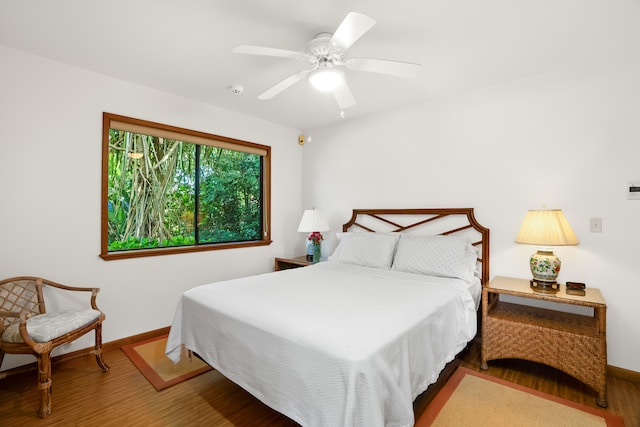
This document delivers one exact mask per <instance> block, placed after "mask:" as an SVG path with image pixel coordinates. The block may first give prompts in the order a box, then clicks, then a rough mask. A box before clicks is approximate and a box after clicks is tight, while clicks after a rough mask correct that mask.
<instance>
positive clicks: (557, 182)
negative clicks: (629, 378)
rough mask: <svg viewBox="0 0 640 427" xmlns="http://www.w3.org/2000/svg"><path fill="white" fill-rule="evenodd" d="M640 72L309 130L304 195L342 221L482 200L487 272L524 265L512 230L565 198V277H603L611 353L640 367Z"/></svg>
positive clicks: (541, 81) (530, 86)
mask: <svg viewBox="0 0 640 427" xmlns="http://www.w3.org/2000/svg"><path fill="white" fill-rule="evenodd" d="M639 75H640V63H637V62H635V63H627V64H613V65H608V66H606V67H604V66H600V67H594V68H592V69H590V70H567V71H565V72H562V73H557V74H554V75H546V76H541V77H539V78H536V79H530V80H527V81H520V82H517V83H513V84H510V85H504V86H500V87H494V88H490V89H486V90H483V91H478V92H475V93H471V94H466V95H465V96H459V97H457V98H455V99H448V100H434V101H433V102H430V103H426V104H422V105H416V106H412V107H409V108H404V109H401V110H394V111H390V112H387V113H384V114H379V115H376V116H374V117H369V118H364V119H360V120H354V121H347V122H344V123H341V124H340V125H337V126H334V127H332V128H328V129H316V130H313V131H311V132H307V133H308V135H309V136H311V137H312V141H311V142H309V143H307V144H306V145H305V146H304V154H303V171H304V173H303V175H302V177H303V206H305V207H310V206H315V207H316V208H318V209H320V210H322V211H324V212H325V213H326V215H327V216H328V219H329V221H330V225H331V226H332V231H339V230H340V226H341V224H342V223H344V222H346V220H347V219H348V218H349V216H350V210H351V209H352V208H383V207H394V208H410V207H415V208H426V207H453V206H470V207H474V208H475V209H476V217H477V219H478V220H479V221H480V223H481V224H483V225H485V226H487V227H489V228H490V229H491V276H492V277H493V276H496V275H507V276H514V277H522V278H527V277H529V276H530V273H529V269H528V257H529V255H530V254H531V253H533V252H534V251H535V249H536V248H535V247H531V246H526V245H517V244H515V243H514V238H515V236H516V233H517V231H518V228H519V226H520V222H521V221H522V219H523V218H524V215H525V213H526V211H527V210H528V209H540V208H542V207H543V206H544V205H546V207H548V208H561V209H562V210H563V211H564V213H565V215H566V216H567V218H568V220H569V222H570V223H571V224H572V226H573V228H574V230H575V232H576V234H577V235H578V238H579V239H580V245H579V246H572V247H559V248H556V253H557V254H558V255H559V257H560V258H561V260H562V261H563V265H562V271H561V273H560V277H559V280H561V281H566V280H574V281H584V282H586V283H587V286H592V287H597V288H600V289H601V291H602V293H603V294H604V297H605V299H606V301H607V305H608V314H607V317H608V319H607V320H608V322H607V332H608V357H609V360H608V362H609V364H610V365H613V366H618V367H621V368H625V369H630V370H634V371H637V372H640V328H638V327H637V325H639V324H640V310H638V308H637V307H638V301H639V300H640V283H639V282H640V275H639V274H638V270H639V262H638V260H639V259H640V244H639V243H640V201H629V200H627V199H626V187H627V185H628V183H629V182H630V181H633V180H640V125H639V124H638V123H640V122H639V121H638V117H639V116H638V113H640V79H638V76H639ZM591 217H601V218H602V222H603V226H602V227H603V229H602V233H600V234H596V233H590V232H589V219H590V218H591ZM327 243H329V244H331V243H335V242H331V241H329V242H327ZM327 246H329V245H327Z"/></svg>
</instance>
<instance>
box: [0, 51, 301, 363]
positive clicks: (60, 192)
mask: <svg viewBox="0 0 640 427" xmlns="http://www.w3.org/2000/svg"><path fill="white" fill-rule="evenodd" d="M0 64H2V66H1V67H0V189H1V191H0V194H1V198H0V277H1V278H7V277H12V276H17V275H34V276H42V277H46V278H49V279H51V280H54V281H58V282H61V283H66V284H69V285H75V286H98V287H100V288H101V292H100V295H99V296H98V305H99V307H100V308H101V309H102V310H103V311H104V312H105V313H106V314H107V320H106V322H105V324H104V332H103V340H104V342H108V341H112V340H116V339H119V338H123V337H127V336H131V335H134V334H138V333H142V332H146V331H149V330H153V329H157V328H161V327H165V326H168V325H169V324H170V323H171V321H172V319H173V314H174V310H175V307H176V305H177V303H178V300H179V298H180V295H181V294H182V292H183V291H185V290H186V289H189V288H191V287H193V286H196V285H200V284H204V283H208V282H213V281H219V280H222V279H227V278H232V277H239V276H247V275H251V274H256V273H261V272H267V271H271V270H273V258H274V257H275V256H286V255H294V254H295V245H296V244H297V243H298V241H299V240H300V236H299V233H297V231H296V227H297V224H298V221H299V220H300V215H301V213H302V210H301V196H300V194H301V184H300V175H301V155H302V148H301V147H300V146H299V145H298V143H297V136H298V134H299V131H298V130H295V129H290V128H286V127H283V126H280V125H275V124H272V123H269V122H265V121H260V120H256V119H252V118H249V117H246V116H243V115H240V114H237V113H232V112H230V111H227V110H222V109H219V108H215V107H212V106H209V105H205V104H202V103H199V102H195V101H191V100H188V99H184V98H180V97H177V96H173V95H171V94H167V93H162V92H159V91H156V90H153V89H149V88H145V87H141V86H138V85H134V84H130V83H126V82H123V81H120V80H116V79H113V78H109V77H106V76H103V75H99V74H96V73H92V72H88V71H85V70H81V69H78V68H73V67H69V66H66V65H63V64H60V63H56V62H52V61H49V60H46V59H43V58H40V57H37V56H32V55H27V54H24V53H22V52H19V51H16V50H12V49H8V48H5V47H2V46H0ZM103 111H107V112H111V113H116V114H122V115H126V116H131V117H136V118H141V119H145V120H151V121H155V122H160V123H166V124H170V125H174V126H179V127H184V128H188V129H194V130H198V131H203V132H209V133H214V134H217V135H222V136H228V137H232V138H238V139H242V140H247V141H252V142H256V143H259V144H265V145H269V146H271V147H272V210H271V212H272V220H271V226H272V230H271V236H272V239H273V244H271V245H270V246H265V247H256V248H245V249H233V250H222V251H210V252H200V253H192V254H182V255H168V256H158V257H151V258H143V259H130V260H122V261H109V262H107V261H103V260H102V259H100V258H99V257H98V254H99V252H100V197H101V193H100V176H101V144H102V140H101V128H102V112H103ZM87 300H88V299H87ZM92 335H93V334H90V336H89V337H85V338H83V339H82V340H81V341H79V342H78V343H77V344H73V345H71V346H66V347H65V348H62V349H60V350H59V351H57V352H56V354H58V353H66V352H69V351H73V350H77V349H79V348H84V347H88V346H90V345H91V342H92ZM33 361H34V359H33V357H26V356H25V358H19V357H17V356H7V357H5V362H4V364H3V366H2V368H3V370H5V369H8V368H11V367H13V366H16V365H19V364H23V363H30V362H33ZM107 363H108V361H107Z"/></svg>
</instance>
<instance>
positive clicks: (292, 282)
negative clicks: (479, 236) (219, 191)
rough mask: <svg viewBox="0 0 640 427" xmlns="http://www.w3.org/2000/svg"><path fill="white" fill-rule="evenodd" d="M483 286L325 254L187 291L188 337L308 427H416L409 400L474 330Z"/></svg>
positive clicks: (176, 339)
mask: <svg viewBox="0 0 640 427" xmlns="http://www.w3.org/2000/svg"><path fill="white" fill-rule="evenodd" d="M479 291H480V284H479V281H475V282H473V283H472V284H469V283H467V282H465V281H463V280H460V279H447V278H442V277H431V276H423V275H417V274H410V273H402V272H397V271H392V270H382V269H376V268H368V267H361V266H356V265H347V264H341V263H334V262H323V263H318V264H315V265H313V266H309V267H305V268H298V269H291V270H284V271H279V272H275V273H267V274H262V275H258V276H253V277H246V278H241V279H235V280H230V281H224V282H219V283H213V284H209V285H204V286H199V287H196V288H194V289H191V290H189V291H187V292H185V293H184V295H183V296H182V299H181V301H180V302H179V304H178V307H177V310H176V314H175V318H174V321H173V324H172V326H171V331H170V334H169V340H168V343H167V348H166V350H167V355H168V356H169V357H170V358H172V359H174V360H176V359H178V358H179V353H180V345H181V344H185V345H186V347H187V348H188V349H190V350H193V351H194V352H196V353H197V354H198V355H200V356H201V357H202V358H203V359H204V360H206V361H207V363H209V364H210V365H211V366H213V367H214V368H216V369H217V370H218V371H220V372H221V373H222V374H223V375H225V376H226V377H227V378H229V379H230V380H232V381H234V382H235V383H237V384H238V385H240V386H241V387H243V388H245V389H246V390H247V391H249V392H250V393H251V394H253V395H254V396H256V397H257V398H258V399H260V400H262V401H263V402H264V403H266V404H267V405H269V406H270V407H272V408H274V409H276V410H277V411H279V412H281V413H283V414H285V415H287V416H288V417H290V418H292V419H293V420H295V421H297V422H298V423H300V424H302V425H303V426H330V427H336V426H366V427H375V426H412V425H413V422H414V414H413V400H414V399H415V398H416V397H417V396H418V395H419V394H420V393H421V392H422V391H424V390H426V388H427V387H428V386H429V384H432V383H434V382H435V381H436V380H437V378H438V375H439V373H440V371H441V370H442V369H443V367H444V365H445V364H446V363H447V362H449V361H451V360H453V358H454V357H455V355H456V354H457V353H458V352H460V351H461V350H462V349H463V348H464V346H465V345H466V343H467V342H468V341H469V340H471V339H472V338H473V337H474V336H475V333H476V327H477V320H476V319H477V317H476V307H477V303H478V300H479V298H478V297H479Z"/></svg>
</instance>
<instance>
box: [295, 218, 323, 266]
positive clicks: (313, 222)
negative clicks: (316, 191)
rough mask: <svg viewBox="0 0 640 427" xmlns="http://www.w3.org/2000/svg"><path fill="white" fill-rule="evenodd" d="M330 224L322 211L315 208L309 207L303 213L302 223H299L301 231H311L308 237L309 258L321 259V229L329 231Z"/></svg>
mask: <svg viewBox="0 0 640 427" xmlns="http://www.w3.org/2000/svg"><path fill="white" fill-rule="evenodd" d="M328 230H329V224H328V223H327V220H326V219H324V215H322V212H320V211H318V210H315V209H308V210H306V211H304V213H303V214H302V219H301V220H300V225H298V231H299V232H305V233H311V234H309V237H307V260H309V261H319V253H320V247H321V246H320V245H321V242H322V239H323V237H322V234H321V233H320V232H321V231H328ZM316 252H317V255H318V256H317V258H318V259H314V253H316Z"/></svg>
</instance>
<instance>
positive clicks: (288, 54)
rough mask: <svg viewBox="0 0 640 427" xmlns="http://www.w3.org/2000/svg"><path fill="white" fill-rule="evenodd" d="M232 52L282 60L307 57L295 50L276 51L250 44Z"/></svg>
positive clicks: (238, 47) (235, 48) (236, 48)
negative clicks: (275, 57)
mask: <svg viewBox="0 0 640 427" xmlns="http://www.w3.org/2000/svg"><path fill="white" fill-rule="evenodd" d="M231 51H232V52H233V53H243V54H247V55H264V56H277V57H280V58H294V59H304V58H306V56H307V55H306V54H305V53H303V52H296V51H294V50H285V49H275V48H272V47H263V46H251V45H248V44H243V45H240V46H237V47H234V48H233V49H232V50H231Z"/></svg>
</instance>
